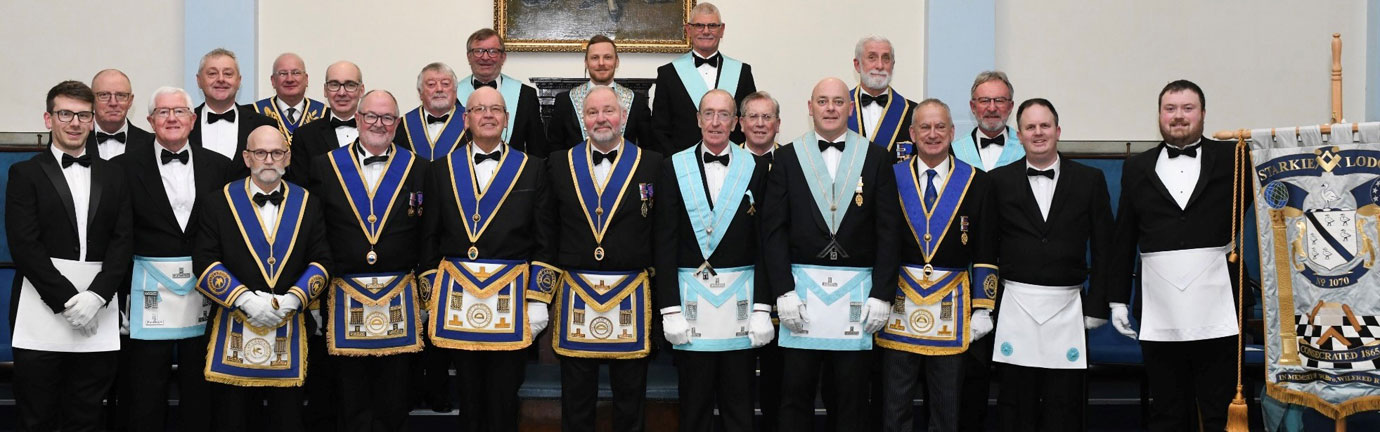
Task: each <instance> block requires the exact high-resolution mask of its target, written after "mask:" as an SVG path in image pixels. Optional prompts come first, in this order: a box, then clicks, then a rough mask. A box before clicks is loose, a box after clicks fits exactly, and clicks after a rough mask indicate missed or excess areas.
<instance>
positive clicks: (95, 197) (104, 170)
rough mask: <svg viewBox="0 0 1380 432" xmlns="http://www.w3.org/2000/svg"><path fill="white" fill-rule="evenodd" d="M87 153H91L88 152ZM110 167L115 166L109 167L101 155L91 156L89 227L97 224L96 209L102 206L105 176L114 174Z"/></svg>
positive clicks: (87, 214)
mask: <svg viewBox="0 0 1380 432" xmlns="http://www.w3.org/2000/svg"><path fill="white" fill-rule="evenodd" d="M87 154H91V153H90V152H88V153H87ZM110 168H114V167H113V166H112V167H107V166H106V161H105V160H102V159H101V158H99V157H93V158H91V199H90V200H88V203H89V204H87V206H86V226H87V227H92V226H95V225H96V213H97V212H96V210H97V209H99V208H100V204H101V192H102V191H104V190H105V187H104V185H105V177H106V175H108V174H112V173H110V171H109V169H110Z"/></svg>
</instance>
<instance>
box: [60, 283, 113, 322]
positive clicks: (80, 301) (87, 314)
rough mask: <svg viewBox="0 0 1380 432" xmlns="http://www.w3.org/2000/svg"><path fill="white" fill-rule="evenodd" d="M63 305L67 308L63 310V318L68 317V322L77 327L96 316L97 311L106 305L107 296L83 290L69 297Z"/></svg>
mask: <svg viewBox="0 0 1380 432" xmlns="http://www.w3.org/2000/svg"><path fill="white" fill-rule="evenodd" d="M62 306H63V307H65V308H67V309H64V310H63V311H62V316H63V318H67V323H68V324H71V325H72V328H74V329H75V328H78V327H82V326H85V325H86V322H87V321H91V319H92V318H95V317H96V312H98V311H100V310H101V306H105V298H102V297H101V295H100V294H96V293H93V292H91V291H82V292H79V293H77V295H74V296H72V298H69V299H67V303H63V304H62Z"/></svg>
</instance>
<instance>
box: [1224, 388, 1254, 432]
mask: <svg viewBox="0 0 1380 432" xmlns="http://www.w3.org/2000/svg"><path fill="white" fill-rule="evenodd" d="M1250 423H1251V420H1250V414H1249V409H1247V408H1246V399H1245V398H1243V397H1241V386H1240V385H1238V386H1236V397H1234V398H1232V400H1231V405H1230V406H1228V407H1227V432H1250V430H1251V426H1250Z"/></svg>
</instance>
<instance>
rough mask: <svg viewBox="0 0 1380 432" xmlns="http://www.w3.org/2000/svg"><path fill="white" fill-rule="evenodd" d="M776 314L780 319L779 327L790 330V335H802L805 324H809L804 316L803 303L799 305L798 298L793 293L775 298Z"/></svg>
mask: <svg viewBox="0 0 1380 432" xmlns="http://www.w3.org/2000/svg"><path fill="white" fill-rule="evenodd" d="M776 313H777V315H778V316H780V318H781V325H783V326H786V328H787V329H790V330H791V333H804V332H805V324H806V323H808V322H810V318H809V317H808V316H806V315H805V303H801V301H800V297H799V296H797V295H795V293H793V292H791V293H786V295H783V296H781V297H777V298H776Z"/></svg>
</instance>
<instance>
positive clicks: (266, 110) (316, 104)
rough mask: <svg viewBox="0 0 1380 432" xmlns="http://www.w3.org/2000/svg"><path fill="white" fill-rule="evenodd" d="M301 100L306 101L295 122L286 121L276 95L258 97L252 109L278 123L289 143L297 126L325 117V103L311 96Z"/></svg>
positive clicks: (280, 130) (285, 115)
mask: <svg viewBox="0 0 1380 432" xmlns="http://www.w3.org/2000/svg"><path fill="white" fill-rule="evenodd" d="M302 100H304V101H306V104H304V105H303V108H302V111H303V112H301V113H298V114H297V121H295V122H294V121H288V116H287V113H285V112H283V111H282V110H280V109H278V97H277V96H273V97H269V98H265V99H259V101H258V102H255V103H254V111H258V112H259V114H263V115H264V116H265V117H268V118H269V119H272V120H273V122H274V124H276V125H278V131H279V132H282V133H283V136H284V137H287V140H288V142H289V143H290V142H292V134H294V133H296V132H297V128H299V127H302V125H304V124H307V123H311V122H312V121H313V120H316V119H320V118H325V117H326V104H325V103H322V102H321V101H314V100H311V98H303V99H302Z"/></svg>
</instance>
